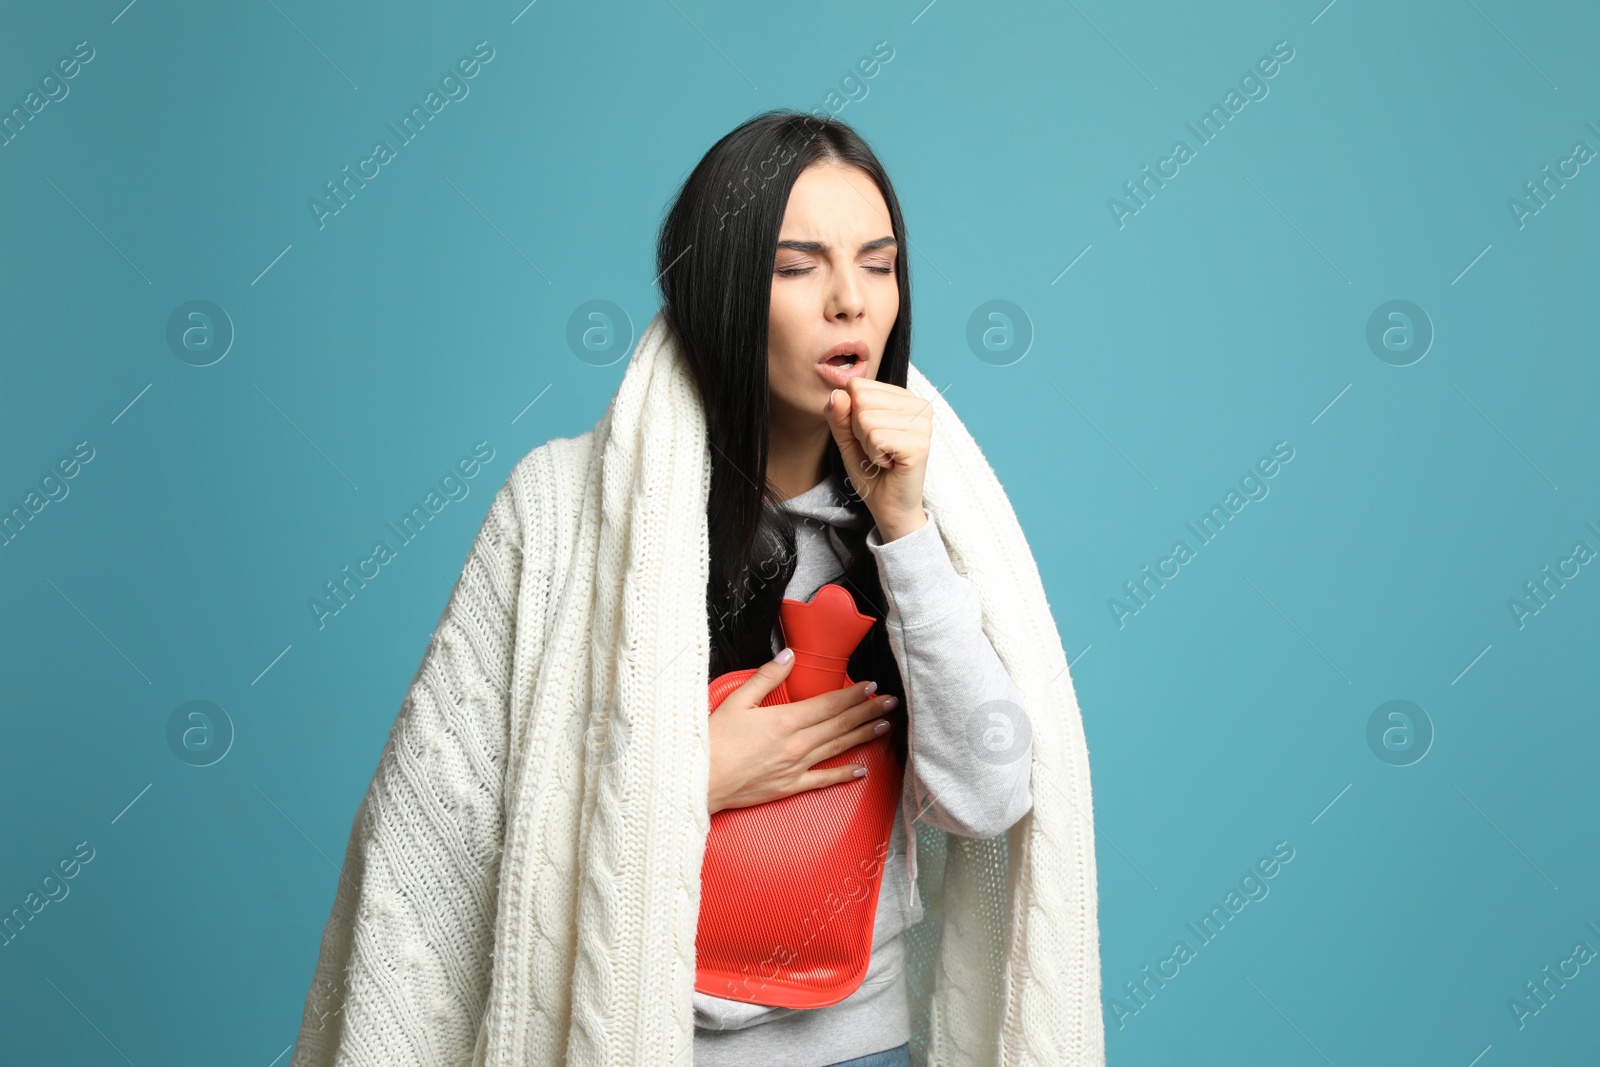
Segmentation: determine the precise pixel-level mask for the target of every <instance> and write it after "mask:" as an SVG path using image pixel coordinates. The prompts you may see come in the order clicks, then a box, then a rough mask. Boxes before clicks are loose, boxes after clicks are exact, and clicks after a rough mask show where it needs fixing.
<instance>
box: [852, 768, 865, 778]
mask: <svg viewBox="0 0 1600 1067" xmlns="http://www.w3.org/2000/svg"><path fill="white" fill-rule="evenodd" d="M866 776H867V769H866V768H865V767H857V768H856V773H855V774H853V775H851V777H852V778H865V777H866Z"/></svg>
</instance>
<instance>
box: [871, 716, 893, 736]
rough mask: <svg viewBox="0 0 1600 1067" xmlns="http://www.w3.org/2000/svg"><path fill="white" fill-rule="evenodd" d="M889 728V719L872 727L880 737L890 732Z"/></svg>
mask: <svg viewBox="0 0 1600 1067" xmlns="http://www.w3.org/2000/svg"><path fill="white" fill-rule="evenodd" d="M888 730H889V723H888V720H884V721H883V722H880V723H879V724H878V725H876V726H874V727H873V728H872V732H873V733H875V734H877V735H878V736H879V737H882V736H883V735H884V734H885V733H887V732H888Z"/></svg>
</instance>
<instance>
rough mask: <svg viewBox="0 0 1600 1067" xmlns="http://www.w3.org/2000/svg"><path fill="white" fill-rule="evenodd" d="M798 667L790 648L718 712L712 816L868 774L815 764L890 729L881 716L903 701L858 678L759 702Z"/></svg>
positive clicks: (713, 733)
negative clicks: (802, 695)
mask: <svg viewBox="0 0 1600 1067" xmlns="http://www.w3.org/2000/svg"><path fill="white" fill-rule="evenodd" d="M784 657H787V658H784ZM793 665H794V652H793V651H792V650H790V649H784V650H783V651H782V652H780V653H778V656H777V657H776V658H773V659H770V660H768V661H767V662H766V663H763V664H762V665H761V666H760V667H758V668H757V669H756V672H755V673H754V674H752V675H751V676H750V677H749V679H748V680H746V681H745V683H744V684H743V685H741V686H739V688H737V689H735V690H734V691H733V692H731V693H729V694H728V696H727V697H726V699H724V700H723V702H722V703H721V704H719V705H718V706H717V710H716V712H715V713H714V714H712V716H711V723H710V729H711V784H710V788H709V790H708V796H707V798H706V806H707V808H708V809H709V810H710V812H711V814H713V815H714V814H716V813H717V812H719V811H721V810H722V809H723V808H747V807H750V806H751V805H753V804H764V803H766V802H767V801H769V800H777V799H779V798H780V797H786V796H790V795H792V794H794V793H802V792H805V791H806V790H808V789H818V788H821V787H822V786H825V785H836V784H838V783H839V782H848V781H850V780H851V779H853V778H858V777H860V776H861V775H863V774H865V773H866V768H865V767H862V766H860V765H859V764H853V763H847V764H842V765H840V766H838V767H824V768H823V769H821V770H812V767H813V766H814V765H815V764H817V763H820V762H822V761H823V760H825V759H828V758H829V757H831V756H837V755H838V754H839V753H841V752H844V751H846V750H847V749H851V748H854V747H855V746H857V745H859V744H861V743H863V742H865V741H870V740H872V739H873V738H874V737H877V736H880V735H882V734H883V733H885V732H887V731H888V729H889V721H888V720H887V719H880V718H879V716H881V715H883V714H884V713H886V712H889V711H892V710H893V709H894V707H895V705H896V704H898V703H899V701H898V700H897V699H896V698H895V697H893V696H881V697H880V696H874V695H873V693H874V692H875V691H876V690H877V687H878V683H876V682H857V683H855V684H854V685H847V686H844V687H842V688H840V689H836V690H834V691H833V692H831V693H818V694H817V695H816V696H812V697H807V698H806V699H804V700H797V701H795V702H794V703H792V704H769V705H767V706H765V707H763V706H761V701H762V700H764V699H765V698H766V696H767V694H769V693H771V692H772V691H773V690H774V689H776V688H778V683H780V682H782V681H783V680H784V679H785V678H787V677H788V676H789V669H790V667H792V666H793Z"/></svg>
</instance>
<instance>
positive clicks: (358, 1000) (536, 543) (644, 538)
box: [290, 313, 1105, 1067]
mask: <svg viewBox="0 0 1600 1067" xmlns="http://www.w3.org/2000/svg"><path fill="white" fill-rule="evenodd" d="M908 388H909V389H910V390H911V391H912V392H914V393H916V394H917V395H918V396H921V397H923V398H925V399H926V400H927V401H928V403H929V404H931V405H932V406H933V409H934V412H935V415H934V428H933V441H932V450H931V453H930V455H929V459H928V468H927V473H926V477H925V481H924V506H925V507H926V509H927V510H928V513H929V514H930V515H932V516H933V517H934V518H935V519H936V520H937V522H938V525H939V531H940V533H941V534H942V536H943V539H944V542H945V544H946V546H947V547H948V549H949V551H950V557H951V561H952V563H953V564H954V566H955V568H956V570H957V571H958V572H960V573H961V574H963V575H965V576H966V577H967V578H969V579H970V580H971V581H972V582H973V584H974V585H975V586H976V588H977V592H978V595H979V598H980V600H981V603H982V608H983V628H984V632H985V634H986V635H987V636H988V637H989V639H990V641H991V642H992V643H993V645H994V648H995V651H996V652H997V653H998V654H999V657H1000V660H1001V662H1002V663H1003V664H1004V666H1005V668H1006V670H1007V671H1008V672H1009V674H1010V675H1011V678H1012V679H1013V681H1015V683H1016V685H1017V688H1018V689H1019V690H1020V691H1021V692H1022V694H1023V697H1024V699H1025V701H1026V707H1027V710H1028V716H1029V720H1030V724H1031V728H1032V732H1033V765H1032V793H1033V808H1032V810H1031V811H1030V812H1029V813H1028V814H1027V815H1025V816H1024V817H1023V818H1022V819H1021V820H1020V821H1019V822H1017V823H1016V824H1015V825H1014V826H1012V828H1011V829H1010V830H1008V831H1007V832H1006V833H1004V834H1002V835H1000V836H999V837H996V838H992V839H972V838H963V837H959V836H956V835H947V834H945V833H944V832H943V831H941V830H937V829H936V828H934V827H931V826H928V825H926V824H922V825H920V826H919V828H918V835H919V836H918V855H919V864H918V867H919V873H918V882H919V885H920V887H921V890H922V896H923V903H924V908H925V910H926V913H927V918H926V920H925V921H924V923H922V924H921V925H919V926H918V927H916V928H914V929H913V930H910V931H908V932H907V935H906V936H907V947H908V964H907V968H908V977H909V979H910V984H911V989H912V1004H911V1018H912V1025H913V1035H912V1041H911V1048H912V1062H913V1063H923V1062H926V1063H928V1064H940V1065H944V1064H948V1065H952V1067H957V1065H959V1067H968V1065H971V1067H980V1065H982V1067H988V1065H1023V1064H1028V1065H1033V1067H1063V1065H1090V1064H1093V1065H1097V1067H1098V1065H1101V1064H1103V1063H1104V1061H1105V1034H1104V1026H1103V1020H1102V1016H1101V1006H1100V955H1099V928H1098V923H1097V916H1096V885H1095V853H1094V843H1095V835H1094V829H1093V822H1092V820H1093V809H1092V805H1091V796H1090V786H1089V760H1088V749H1087V746H1086V744H1085V741H1084V733H1083V724H1082V721H1081V718H1080V716H1079V712H1078V705H1077V698H1076V696H1075V695H1074V692H1073V687H1072V680H1071V677H1070V676H1069V674H1068V672H1067V663H1066V656H1065V653H1064V652H1063V650H1062V646H1061V639H1060V636H1059V634H1058V633H1057V631H1056V627H1055V623H1054V620H1053V619H1052V617H1051V615H1050V609H1049V605H1048V604H1047V603H1046V601H1045V595H1044V588H1043V586H1042V584H1041V582H1040V580H1039V571H1038V567H1037V565H1036V564H1035V562H1034V558H1033V555H1032V553H1031V552H1030V551H1029V548H1028V544H1027V542H1026V540H1025V539H1024V537H1023V534H1022V530H1021V528H1020V527H1019V526H1018V524H1017V519H1016V514H1015V512H1014V511H1013V510H1012V507H1011V502H1010V500H1009V499H1007V497H1006V494H1005V491H1004V490H1003V489H1002V488H1001V486H1000V483H999V481H998V480H997V479H996V477H995V474H994V471H993V470H992V469H991V468H990V466H989V464H988V462H987V460H985V458H984V456H983V453H982V452H981V451H980V450H979V449H978V446H977V444H976V443H975V442H974V441H973V439H972V437H971V435H970V434H969V433H968V432H967V430H966V428H965V427H964V426H963V425H962V423H961V421H960V420H959V419H958V418H957V417H956V414H955V412H954V411H953V410H951V408H950V405H949V404H948V403H947V402H946V401H945V399H944V398H943V397H942V396H941V395H940V394H939V392H938V390H936V389H935V388H933V386H932V385H931V384H930V383H929V381H928V379H927V378H926V377H925V376H924V375H923V374H922V372H921V371H919V370H917V369H916V368H915V367H913V368H912V369H911V371H910V375H909V378H908ZM710 470H711V461H710V452H709V448H708V444H707V439H706V426H705V416H704V412H703V409H702V407H701V404H700V400H699V396H698V393H697V391H696V389H695V386H694V382H693V379H692V378H691V376H690V373H689V370H688V368H687V366H686V365H685V364H684V362H683V361H682V360H681V359H680V358H679V357H678V354H677V345H676V340H675V338H674V337H673V336H672V334H671V331H670V330H669V329H668V328H667V327H666V325H665V320H664V318H663V316H662V315H661V314H660V313H658V314H657V315H656V316H655V318H654V319H652V321H651V322H650V325H649V326H648V327H647V328H646V329H645V331H644V333H643V335H642V336H641V337H640V339H639V343H638V346H637V349H636V350H635V352H634V353H633V356H632V358H631V362H630V364H629V366H628V369H627V372H626V373H625V375H624V376H623V380H622V384H621V386H620V387H619V388H618V390H617V393H616V395H615V397H614V398H613V399H612V401H611V404H610V406H609V407H608V408H607V409H606V412H605V414H604V415H603V416H602V417H601V419H600V420H599V422H597V423H596V424H595V426H594V428H593V429H591V430H589V431H586V432H585V433H583V434H581V435H579V436H577V437H572V438H556V439H554V440H552V441H549V442H548V443H546V444H544V445H541V446H540V447H538V448H535V449H534V450H533V451H532V452H530V453H528V454H527V455H526V456H524V457H523V458H522V460H520V461H519V462H518V463H517V465H516V467H515V469H513V471H512V472H511V474H510V476H509V477H508V478H507V480H506V482H505V484H504V486H503V487H502V488H501V489H500V490H499V492H498V493H497V494H496V496H495V499H494V502H493V504H492V505H491V507H490V509H489V513H488V516H487V517H486V518H485V520H484V523H483V527H482V529H481V530H480V532H479V533H478V536H477V539H476V541H475V542H474V544H473V546H472V550H471V552H470V554H469V555H468V557H467V561H466V565H465V567H464V569H463V571H462V575H461V579H460V581H459V582H458V583H457V585H456V587H455V590H454V592H453V593H452V595H451V597H450V601H449V603H448V605H447V606H446V608H445V610H444V612H443V614H442V615H441V617H440V619H439V623H438V626H437V627H436V628H435V630H434V633H433V637H432V640H431V641H430V643H429V645H428V649H427V652H426V654H425V655H424V657H423V661H422V664H421V666H420V668H419V669H418V671H417V674H416V676H415V677H414V678H413V679H412V681H411V685H410V688H409V690H408V691H407V693H406V696H405V700H404V701H403V703H402V705H401V708H400V712H399V714H398V716H397V717H396V719H395V722H394V725H393V727H392V729H391V730H390V733H389V737H388V741H387V743H386V744H385V746H384V748H383V751H382V754H381V756H380V757H379V761H378V766H377V770H376V772H375V773H374V775H373V778H372V781H371V784H370V785H369V786H368V788H367V791H366V794H365V796H364V798H363V800H362V801H361V804H360V806H359V808H358V809H357V811H356V815H355V819H354V823H353V825H352V827H351V833H350V839H349V845H348V847H347V849H346V852H345V859H344V867H343V870H342V872H341V874H340V878H339V882H338V888H337V891H336V895H335V898H334V903H333V910H332V914H331V916H330V918H329V920H328V924H327V927H326V929H325V930H324V933H323V937H322V944H321V951H320V957H319V959H318V961H317V966H316V972H315V976H314V979H313V982H312V987H311V991H310V993H309V995H308V996H307V998H306V1006H305V1015H304V1019H303V1022H302V1025H301V1028H300V1033H299V1038H298V1042H297V1044H296V1046H295V1050H294V1054H293V1057H292V1058H291V1061H290V1062H291V1064H292V1067H335V1065H339V1067H397V1065H410V1064H415V1065H427V1067H438V1065H443V1064H459V1065H469V1064H470V1065H472V1067H479V1065H482V1067H527V1065H545V1064H557V1063H567V1064H572V1065H575V1067H589V1065H598V1064H608V1065H614V1067H637V1065H642V1064H650V1065H657V1067H692V1057H693V1051H692V1049H693V1013H692V1006H691V1005H692V1000H691V997H692V993H693V988H694V976H695V955H694V941H695V932H696V926H697V919H698V914H699V901H700V865H701V859H702V855H703V853H704V849H705V839H706V835H707V833H708V831H709V829H710V817H709V816H708V814H707V812H706V788H707V778H708V774H709V769H710V760H709V741H708V730H707V725H708V716H707V714H706V684H707V681H708V677H707V674H708V670H709V657H710V634H709V631H708V625H707V621H706V611H705V596H706V580H707V574H708V562H707V561H708V552H709V548H708V545H709V538H708V534H707V525H706V511H705V504H706V499H707V493H708V488H709V484H710ZM910 711H911V714H913V715H914V714H915V713H916V709H915V708H912V709H910ZM780 1067H781V1065H780Z"/></svg>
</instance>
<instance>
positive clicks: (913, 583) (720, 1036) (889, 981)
mask: <svg viewBox="0 0 1600 1067" xmlns="http://www.w3.org/2000/svg"><path fill="white" fill-rule="evenodd" d="M847 499H848V498H847V497H846V496H845V495H844V491H843V490H842V488H841V487H840V486H839V485H838V484H837V483H836V482H835V481H833V480H832V479H827V480H824V481H823V482H821V483H820V484H818V485H816V486H814V487H813V488H811V489H809V490H807V491H806V492H804V493H801V494H800V495H798V496H795V497H791V498H790V499H789V500H787V501H785V502H784V505H783V506H784V507H785V508H787V509H788V510H789V511H791V512H793V513H794V514H795V516H796V517H797V518H799V519H800V520H801V528H800V530H799V531H798V534H797V537H796V544H795V549H796V553H797V557H798V558H797V559H796V561H795V572H794V577H793V578H792V579H791V580H790V582H789V584H788V586H787V587H786V588H785V589H784V596H786V597H791V598H793V599H795V600H805V601H809V600H810V599H811V596H812V594H813V593H815V592H816V591H817V589H818V588H820V587H821V586H822V585H823V584H825V583H826V582H829V581H833V580H836V579H838V578H839V577H840V575H841V574H842V573H843V570H844V568H845V565H846V563H847V562H848V558H849V557H848V552H849V550H848V548H847V546H846V545H845V543H844V541H843V540H842V539H841V538H840V536H839V532H838V531H839V530H841V529H853V530H857V531H859V530H860V529H861V528H862V527H863V526H868V527H871V529H870V532H869V533H868V534H867V537H866V545H867V549H868V550H869V551H870V552H871V553H872V554H873V555H874V556H875V557H877V560H878V575H879V577H880V579H881V580H882V582H883V591H884V596H885V598H886V600H887V603H888V619H887V627H888V634H889V645H890V648H891V649H892V650H893V652H894V657H895V662H896V663H897V664H898V665H899V667H900V673H901V681H902V682H903V683H904V686H905V688H904V693H905V700H906V715H907V720H908V722H909V733H908V737H907V763H906V771H905V776H904V784H903V788H902V790H901V798H900V803H899V807H898V809H897V811H896V813H895V820H894V826H893V830H892V831H891V833H890V838H889V855H888V862H886V863H885V865H884V869H883V879H882V883H881V885H880V887H879V893H878V910H877V913H876V917H875V919H874V922H873V935H872V958H871V961H870V962H869V964H868V966H867V974H866V977H865V978H864V979H863V980H862V982H861V986H860V988H858V989H857V990H856V991H855V992H854V993H852V994H851V995H850V996H848V997H846V998H845V999H844V1000H842V1001H840V1002H839V1003H838V1004H834V1005H831V1006H829V1007H826V1008H816V1009H809V1010H808V1009H801V1008H775V1007H768V1006H765V1005H760V1004H747V1003H745V1002H743V1001H737V1000H727V999H724V998H721V997H713V996H709V995H707V994H705V993H700V992H696V993H695V994H694V1021H695V1040H694V1064H695V1067H733V1065H741V1067H742V1065H745V1064H750V1063H764V1064H772V1065H774V1067H826V1065H828V1064H833V1063H837V1062H839V1061H840V1060H846V1059H850V1058H852V1057H855V1056H864V1055H867V1054H868V1053H872V1052H878V1051H881V1050H883V1049H888V1048H893V1047H895V1046H898V1045H900V1044H903V1043H905V1042H906V1041H908V1040H909V1039H910V1034H911V1024H910V1017H909V1012H908V1010H907V997H906V976H905V938H904V933H905V931H906V930H907V929H908V928H910V927H912V926H915V925H916V924H917V923H919V922H921V921H922V918H923V908H922V901H921V898H920V897H919V896H918V893H917V887H916V877H917V864H916V830H915V826H914V824H915V823H916V822H917V821H921V822H925V823H928V824H930V825H933V826H936V827H939V828H940V829H943V830H946V831H948V832H949V833H953V834H959V835H961V836H963V837H993V836H995V835H996V834H999V833H1003V832H1004V831H1005V830H1007V829H1008V828H1009V827H1010V826H1011V825H1012V824H1013V823H1015V822H1016V821H1017V820H1018V819H1020V818H1022V816H1023V815H1024V814H1026V813H1027V811H1028V809H1029V808H1030V807H1032V805H1033V797H1032V794H1031V792H1030V789H1029V777H1030V775H1029V771H1030V767H1031V763H1032V742H1031V737H1032V734H1031V731H1030V730H1029V728H1028V722H1027V715H1026V712H1025V710H1024V709H1023V706H1022V695H1021V694H1020V693H1019V692H1018V691H1017V689H1016V686H1015V685H1013V684H1012V681H1011V679H1010V677H1009V676H1008V675H1007V674H1006V671H1005V668H1004V667H1003V666H1001V663H1000V658H999V657H998V656H997V655H996V654H995V651H994V646H993V645H991V644H990V643H989V639H988V638H987V637H986V636H984V633H983V627H982V615H981V612H980V608H979V604H978V598H977V592H976V590H975V589H974V588H973V586H972V583H971V582H969V581H968V580H967V579H965V578H963V577H962V576H961V575H960V574H958V573H957V572H956V569H955V567H954V566H952V565H951V562H950V557H949V554H948V553H947V551H946V550H945V546H944V542H943V540H941V539H940V536H939V530H938V527H937V525H936V524H935V522H934V520H933V517H932V516H931V515H930V516H929V517H928V521H927V522H926V523H925V524H924V525H923V526H922V527H921V528H919V529H917V530H916V531H914V532H912V533H909V534H906V535H905V536H903V537H900V538H897V539H895V540H894V541H891V542H889V543H888V544H884V543H883V540H882V538H881V537H880V536H879V532H878V530H877V528H876V526H874V525H873V524H872V519H871V517H870V516H863V517H861V518H857V517H856V516H855V515H853V514H852V513H851V512H850V510H849V509H848V508H847V507H846V506H845V502H846V500H847ZM772 644H773V648H772V650H773V653H774V654H776V653H777V652H778V651H779V650H780V649H781V648H782V639H781V635H780V633H779V631H778V630H777V629H776V628H775V629H774V631H773V642H772ZM866 680H867V679H865V678H862V679H858V681H866ZM908 842H909V847H908Z"/></svg>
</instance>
